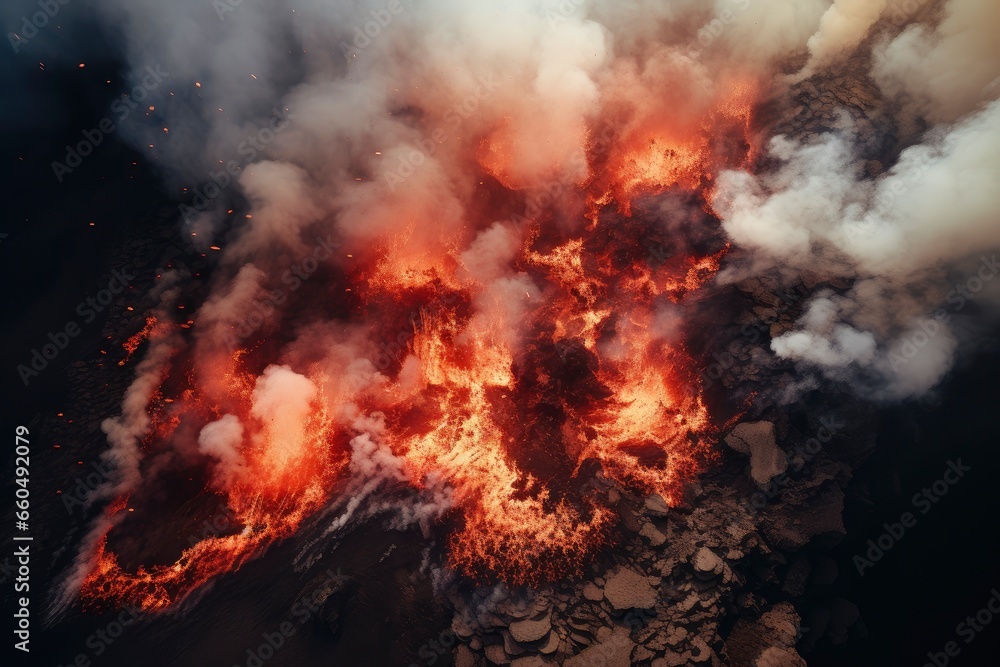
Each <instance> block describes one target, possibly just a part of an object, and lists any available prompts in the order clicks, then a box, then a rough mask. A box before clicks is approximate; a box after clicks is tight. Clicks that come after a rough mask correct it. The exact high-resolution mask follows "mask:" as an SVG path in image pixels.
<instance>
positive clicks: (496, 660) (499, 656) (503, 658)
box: [484, 644, 510, 665]
mask: <svg viewBox="0 0 1000 667" xmlns="http://www.w3.org/2000/svg"><path fill="white" fill-rule="evenodd" d="M484 652H485V653H486V659H487V660H489V661H490V662H491V663H492V664H494V665H509V664H510V658H508V657H507V653H506V652H505V651H504V650H503V646H501V645H500V644H492V645H490V646H487V647H486V650H485V651H484Z"/></svg>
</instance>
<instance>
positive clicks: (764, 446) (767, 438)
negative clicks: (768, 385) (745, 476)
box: [726, 422, 788, 484]
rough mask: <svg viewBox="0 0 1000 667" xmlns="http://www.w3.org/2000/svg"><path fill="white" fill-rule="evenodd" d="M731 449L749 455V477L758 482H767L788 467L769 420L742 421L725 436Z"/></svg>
mask: <svg viewBox="0 0 1000 667" xmlns="http://www.w3.org/2000/svg"><path fill="white" fill-rule="evenodd" d="M726 444H727V445H729V446H730V447H731V448H732V449H734V450H736V451H737V452H740V453H741V454H747V455H749V456H750V477H752V478H753V481H755V482H757V483H758V484H767V483H768V482H770V481H771V478H772V477H774V476H775V475H778V474H780V473H783V472H784V471H785V469H786V468H787V467H788V460H787V457H786V456H785V452H784V451H782V450H781V448H780V447H778V445H777V442H776V441H775V438H774V424H773V423H771V422H743V423H742V424H737V425H736V428H734V429H733V430H732V431H730V432H729V435H727V436H726Z"/></svg>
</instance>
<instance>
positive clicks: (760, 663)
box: [753, 646, 806, 667]
mask: <svg viewBox="0 0 1000 667" xmlns="http://www.w3.org/2000/svg"><path fill="white" fill-rule="evenodd" d="M753 667H806V661H805V660H803V659H802V656H800V655H799V654H798V653H796V652H795V651H789V650H788V649H783V648H777V647H774V646H772V647H770V648H768V649H767V650H765V651H764V652H763V653H761V654H760V657H759V658H757V659H756V660H755V661H754V663H753Z"/></svg>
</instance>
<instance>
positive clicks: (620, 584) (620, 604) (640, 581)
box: [604, 568, 657, 611]
mask: <svg viewBox="0 0 1000 667" xmlns="http://www.w3.org/2000/svg"><path fill="white" fill-rule="evenodd" d="M604 596H605V597H606V598H607V599H608V602H610V603H611V606H612V607H614V608H615V609H617V610H619V611H622V610H626V609H652V608H653V607H655V606H656V597H657V596H656V591H655V590H654V589H653V587H652V586H650V585H649V579H648V578H647V577H646V576H644V575H642V574H639V573H638V572H636V571H635V570H631V569H629V568H621V569H620V570H618V571H617V572H615V573H614V574H612V575H611V576H610V577H609V578H608V583H607V584H605V586H604Z"/></svg>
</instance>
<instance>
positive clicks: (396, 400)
mask: <svg viewBox="0 0 1000 667" xmlns="http://www.w3.org/2000/svg"><path fill="white" fill-rule="evenodd" d="M196 85H198V84H196ZM731 90H732V91H733V93H732V94H731V95H730V96H728V97H726V98H724V99H721V100H718V101H717V102H716V104H715V105H714V106H713V108H712V109H711V110H710V112H709V113H708V115H707V116H706V118H705V119H704V122H703V123H702V125H701V127H699V128H698V129H697V130H696V131H694V132H688V133H687V134H684V133H683V132H682V131H681V130H680V129H676V130H670V128H669V127H668V125H669V124H668V125H661V126H660V127H659V128H657V129H656V131H655V132H653V133H647V134H640V133H639V132H638V131H637V130H633V131H631V132H629V133H626V134H624V135H623V136H617V137H615V141H614V142H613V146H612V147H611V148H610V150H607V151H602V152H600V154H598V153H597V151H596V150H595V151H592V153H593V154H592V155H591V156H590V159H589V165H588V167H589V170H590V173H591V174H592V176H591V177H590V178H589V179H588V180H587V181H586V182H584V183H582V184H580V185H578V186H569V187H565V188H563V189H562V191H561V192H560V194H559V196H558V198H559V199H560V201H559V202H555V203H554V204H553V207H555V206H559V207H561V208H562V210H575V211H578V212H579V215H580V216H585V217H586V219H588V220H589V223H584V224H580V225H575V226H573V227H572V229H573V230H575V231H569V228H568V227H567V228H566V229H564V230H561V229H560V228H559V226H558V225H552V224H550V223H551V218H550V217H549V216H551V211H550V210H549V208H547V207H538V209H537V210H536V211H533V212H532V213H531V214H530V215H529V216H528V217H520V221H519V222H516V223H514V222H512V223H510V225H511V226H517V227H518V234H517V238H519V239H521V240H520V241H519V244H520V246H519V247H514V248H512V252H511V253H510V257H509V261H510V262H511V263H512V264H513V265H514V266H515V267H516V270H517V271H518V274H517V276H516V277H514V278H511V277H509V276H508V277H493V276H490V275H484V274H482V273H478V274H477V273H473V272H471V271H470V269H469V266H468V265H469V260H468V258H467V256H466V255H464V254H463V248H468V247H469V242H470V240H471V239H472V238H473V236H474V234H475V230H476V229H483V228H484V224H482V223H481V221H470V222H469V224H468V229H467V232H468V235H467V237H465V238H442V239H439V240H438V242H437V243H436V244H433V245H431V244H428V243H426V242H423V243H421V242H416V241H415V239H416V238H417V236H419V232H420V230H421V228H422V227H423V226H426V225H428V224H429V223H430V221H429V220H422V219H420V215H419V214H418V213H416V212H415V213H414V214H413V218H412V219H411V220H410V221H401V224H399V225H397V226H396V227H395V228H394V231H393V232H392V233H386V234H385V235H383V236H382V237H381V239H380V241H379V243H377V244H376V246H375V248H374V252H372V253H370V258H369V259H367V260H362V259H357V258H352V260H351V261H352V262H355V263H356V264H355V265H354V266H355V268H354V269H352V270H353V271H354V273H353V274H351V280H352V282H353V284H352V287H350V288H348V289H347V290H341V293H345V294H349V295H350V297H351V298H356V299H358V301H357V302H356V311H357V314H359V315H361V316H363V317H364V318H366V319H367V321H370V322H378V323H379V326H381V327H383V328H385V327H391V326H392V323H394V322H395V323H400V326H402V327H404V335H403V336H402V337H401V338H400V340H401V341H402V342H401V344H400V345H399V352H398V353H394V354H389V355H383V358H384V361H383V363H381V364H379V365H378V367H379V369H380V370H381V375H378V376H377V377H378V379H377V380H376V381H373V382H369V383H368V384H364V385H362V384H359V383H357V382H354V381H352V380H351V379H350V378H348V377H347V375H348V374H347V373H345V374H344V376H345V377H329V376H328V375H327V374H325V373H324V371H323V370H322V369H321V368H320V367H319V366H316V367H312V366H310V365H309V364H308V363H305V362H300V363H298V364H296V366H298V367H300V368H302V369H303V371H302V373H303V374H299V373H298V372H293V371H292V370H291V369H289V368H288V367H277V366H269V367H268V368H267V369H266V370H264V372H263V374H262V375H260V374H255V373H253V372H251V370H250V368H251V367H252V366H254V365H256V364H260V365H261V367H263V365H266V364H261V362H260V360H259V359H257V357H258V356H259V355H258V353H257V352H255V351H254V350H253V348H250V349H248V350H243V351H240V352H237V353H236V354H235V355H229V354H228V353H226V354H223V353H220V352H218V351H214V350H211V351H200V352H198V353H197V354H196V355H195V356H194V358H187V357H183V356H179V357H177V358H176V359H174V361H173V364H174V368H173V369H171V371H170V373H169V374H168V375H167V376H165V377H164V378H163V382H162V385H161V387H160V390H159V391H158V392H157V393H156V394H155V395H154V396H153V400H152V401H151V403H150V405H149V409H148V413H149V416H150V424H149V432H148V434H147V438H146V440H145V447H146V449H147V453H155V452H156V451H158V450H159V449H160V448H162V447H164V446H165V443H167V442H169V441H170V440H172V439H184V438H186V439H187V440H188V441H191V442H192V443H193V441H194V440H197V444H196V445H195V444H192V445H191V448H193V449H197V451H198V452H199V455H200V457H201V458H199V459H197V460H193V461H192V462H191V466H192V467H195V468H197V467H198V466H201V467H202V468H203V469H207V470H208V471H210V477H211V480H210V481H209V482H208V483H207V488H206V489H205V491H204V492H205V493H210V494H216V495H220V496H222V497H224V498H225V502H226V504H227V505H228V508H229V509H230V510H231V511H232V513H233V515H234V516H235V518H236V519H237V521H238V523H239V526H238V528H237V532H235V533H233V534H229V535H224V536H213V537H208V538H205V539H203V540H201V541H200V542H197V544H194V546H190V547H189V548H187V549H185V550H184V551H183V553H182V554H181V556H180V558H178V559H177V560H176V562H173V563H169V564H157V565H148V566H137V567H135V568H134V571H129V570H126V569H125V568H124V567H123V566H122V564H121V562H120V561H121V559H120V557H119V555H118V554H116V553H114V552H113V551H112V550H111V548H110V547H109V544H112V543H113V536H114V532H115V529H114V528H111V529H109V531H108V532H107V533H106V534H105V535H104V537H103V539H100V540H98V542H97V544H96V546H95V547H94V549H95V553H94V561H93V562H94V563H95V565H94V567H93V569H92V571H91V572H90V574H89V577H88V578H87V579H86V582H85V584H84V586H83V589H82V592H83V596H84V597H85V599H87V600H89V601H91V602H96V601H100V600H109V601H114V602H116V603H118V604H136V605H139V606H141V607H143V608H145V609H162V608H165V607H167V606H169V605H171V604H173V603H175V602H176V601H178V600H180V599H183V598H184V597H185V596H186V595H188V594H190V593H191V592H193V591H194V590H195V589H197V588H198V587H199V586H201V585H203V584H204V583H205V582H206V581H208V580H209V579H211V578H212V577H214V576H216V575H218V574H220V573H223V572H227V571H231V570H235V569H237V568H239V567H240V566H241V565H242V564H243V563H245V562H247V560H249V559H251V558H253V557H254V556H256V555H258V554H259V553H261V551H262V550H264V549H265V548H267V547H268V545H270V544H272V543H274V542H275V541H277V540H280V539H283V538H286V537H288V536H290V535H292V534H293V533H294V532H295V531H296V530H297V529H298V528H299V526H300V525H301V524H302V522H303V521H304V520H305V519H306V518H308V517H309V516H310V515H312V514H314V513H315V512H316V511H317V510H318V509H319V508H321V507H322V506H324V505H325V504H327V503H328V502H329V501H330V500H331V499H332V498H333V497H334V495H335V489H336V485H337V481H338V479H340V478H342V477H343V474H344V471H345V470H346V468H347V465H348V460H349V456H350V446H349V443H350V441H351V439H352V438H358V437H366V438H371V439H372V440H373V441H375V440H377V441H378V443H377V444H378V446H379V447H382V448H385V450H386V451H387V452H391V455H392V456H394V457H396V459H397V460H399V461H401V462H402V469H403V473H402V476H403V477H404V478H405V479H401V480H400V481H401V482H405V483H407V484H409V485H410V486H412V487H414V488H415V489H424V488H427V487H429V486H431V485H436V486H440V485H444V486H445V487H447V488H448V489H449V490H450V494H451V501H452V507H453V511H452V512H451V513H450V515H449V516H448V517H447V520H446V521H444V522H442V523H443V524H445V525H443V526H442V528H443V529H445V530H448V531H449V537H448V540H447V549H448V554H447V557H448V563H449V564H450V566H452V567H453V568H455V569H457V570H458V571H460V572H462V573H464V574H466V575H468V576H472V577H480V576H489V577H499V578H501V579H503V580H505V581H507V582H509V583H512V584H535V583H538V582H541V581H545V580H549V579H552V578H554V577H559V576H565V575H567V574H571V573H575V572H579V571H580V570H581V568H582V567H583V566H584V565H585V564H586V563H587V562H588V558H590V557H592V556H593V554H594V553H595V552H596V551H597V550H598V549H600V548H601V547H602V545H603V544H605V543H606V541H607V540H608V538H609V535H610V534H611V532H612V530H613V525H612V518H613V516H614V513H613V511H612V510H611V509H610V508H608V507H607V506H606V502H607V500H606V498H607V495H606V487H601V486H600V485H599V484H595V482H594V472H595V471H596V470H598V469H599V470H601V471H603V475H604V476H605V477H607V478H610V479H612V480H615V481H616V482H618V483H620V484H622V485H625V486H627V487H630V488H632V489H634V490H636V491H639V492H642V493H658V494H660V495H661V496H662V497H663V498H664V499H665V500H666V502H667V503H668V504H671V505H674V504H676V503H677V502H679V500H680V498H681V494H682V489H683V485H684V483H685V482H687V481H689V480H691V479H692V477H693V476H694V475H696V474H697V473H698V472H699V471H700V470H702V469H703V468H704V466H705V465H706V464H707V463H708V462H709V461H711V459H712V456H713V454H712V445H713V442H714V438H713V436H714V434H715V432H716V430H715V428H714V427H713V423H712V420H711V418H710V416H709V414H708V411H707V409H706V406H705V403H704V401H703V399H702V397H701V391H700V387H699V386H698V385H697V381H696V379H695V378H696V376H697V373H696V369H695V362H694V361H693V360H692V359H691V357H690V356H689V354H688V352H687V351H686V350H685V347H684V344H683V342H682V341H683V336H682V332H679V331H674V330H671V326H672V325H670V323H669V322H667V323H666V324H665V323H664V321H663V315H662V309H663V307H664V304H666V305H668V306H669V305H670V304H677V303H679V302H681V301H682V300H683V299H684V298H685V296H686V295H688V294H690V293H691V292H694V291H696V290H698V289H699V288H700V287H701V285H703V284H704V282H705V281H706V280H708V279H710V278H711V277H712V276H713V275H714V274H715V272H716V271H717V270H718V266H719V261H720V260H721V258H722V255H723V254H724V253H725V251H726V248H725V246H721V245H716V246H715V247H713V248H710V249H709V250H707V252H698V251H694V250H690V249H686V250H682V252H681V253H680V254H678V255H670V256H669V257H667V258H666V261H649V258H650V252H649V249H648V245H647V243H648V239H646V238H645V237H644V234H646V233H647V231H644V230H645V227H648V226H644V225H643V224H642V223H640V222H638V221H636V220H634V219H633V218H632V216H633V206H634V203H635V202H636V201H637V199H638V198H640V197H646V196H649V195H652V194H658V193H664V192H666V191H668V190H670V191H672V192H674V193H676V194H677V195H678V196H680V197H686V198H688V199H689V200H690V202H691V206H692V207H693V208H694V209H695V210H696V211H700V212H704V215H705V216H706V220H714V218H713V216H712V215H711V206H710V204H709V203H708V202H709V201H710V200H711V189H712V183H713V181H714V177H715V174H716V172H717V171H718V170H719V169H722V168H726V167H730V166H738V165H740V164H743V163H745V162H746V161H747V160H749V159H751V158H752V155H753V153H752V147H751V146H750V142H749V141H748V131H749V122H750V114H751V109H752V108H753V103H754V94H753V87H752V86H750V85H748V84H738V85H734V86H733V87H732V88H731ZM504 122H506V121H504ZM720 135H722V136H726V137H732V136H734V137H735V139H733V145H732V146H724V147H721V148H720V146H719V145H718V143H717V142H716V141H715V139H716V138H717V137H718V136H720ZM510 136H511V135H510V134H509V133H508V132H507V128H506V125H504V126H502V127H500V128H498V129H497V130H496V132H495V133H494V134H493V135H492V137H491V138H490V139H488V140H484V143H482V144H481V145H480V149H479V153H478V155H477V158H478V159H479V160H480V162H481V164H482V167H483V169H485V171H486V172H487V173H488V174H491V175H493V176H494V178H495V179H496V182H493V181H491V184H490V185H489V186H487V187H490V188H493V189H494V190H496V191H497V192H498V193H503V194H504V195H505V196H508V197H513V196H516V193H515V192H513V188H515V187H517V186H519V185H524V184H518V183H515V182H514V179H513V178H512V177H511V176H509V173H510V171H509V169H508V168H507V166H506V165H507V163H508V161H509V160H511V159H512V155H513V154H514V153H516V151H515V150H514V148H515V146H514V145H513V144H512V142H511V140H510ZM483 178H486V177H483ZM248 217H249V216H248ZM484 217H485V218H488V219H491V220H496V219H497V218H498V217H502V215H501V214H499V213H497V212H492V211H487V212H486V213H485V214H484ZM715 222H717V220H715ZM486 224H489V223H486ZM498 233H499V232H498ZM679 247H684V246H683V245H681V246H679ZM374 331H375V330H374V329H373V330H372V331H371V332H370V333H374ZM166 335H167V332H166V328H165V327H162V326H160V325H158V324H157V321H156V319H155V318H150V320H149V321H147V325H146V327H144V328H143V330H142V331H141V332H139V333H138V334H136V336H133V337H132V338H130V339H129V341H128V342H126V344H125V348H126V350H127V351H128V352H129V355H131V353H132V352H134V351H135V349H136V348H137V347H138V345H139V344H140V342H141V341H142V340H143V339H144V338H145V337H146V336H150V337H151V340H153V339H156V338H157V337H158V336H166ZM345 335H348V334H345ZM351 335H354V334H351ZM127 358H128V357H126V360H127ZM251 358H252V359H255V361H253V362H251V361H249V360H250V359H251ZM357 363H358V361H357V360H356V359H353V360H352V359H345V360H344V367H345V368H346V367H347V366H349V365H351V364H354V365H355V366H356V365H357ZM365 363H366V364H367V362H365ZM370 366H371V364H368V367H370ZM371 374H372V375H373V376H374V375H375V371H374V368H372V369H371ZM258 375H260V376H259V377H258ZM289 396H291V397H292V398H289ZM362 421H364V422H365V423H367V425H368V426H367V427H366V429H362V428H361V427H359V426H358V424H359V423H360V422H362ZM355 455H357V454H355ZM124 508H125V500H124V499H119V500H118V501H117V502H115V503H113V504H112V506H111V507H110V508H109V509H108V510H107V511H108V514H109V515H110V516H111V517H114V515H115V514H117V513H118V512H120V511H122V510H123V509H124ZM138 513H139V512H137V514H138ZM111 523H113V524H114V523H115V522H114V521H112V522H111ZM116 525H117V524H116Z"/></svg>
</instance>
